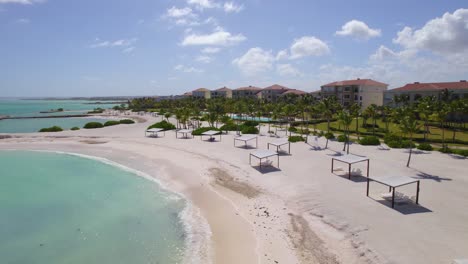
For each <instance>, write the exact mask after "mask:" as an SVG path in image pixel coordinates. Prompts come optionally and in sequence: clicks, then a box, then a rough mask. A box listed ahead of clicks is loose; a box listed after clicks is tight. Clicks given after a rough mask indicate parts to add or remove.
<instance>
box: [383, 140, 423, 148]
mask: <svg viewBox="0 0 468 264" xmlns="http://www.w3.org/2000/svg"><path fill="white" fill-rule="evenodd" d="M385 144H387V145H388V146H389V147H391V148H410V147H411V148H414V147H416V144H414V142H412V143H411V144H410V141H409V140H399V141H388V142H385Z"/></svg>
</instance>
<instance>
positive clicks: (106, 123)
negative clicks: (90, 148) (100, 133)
mask: <svg viewBox="0 0 468 264" xmlns="http://www.w3.org/2000/svg"><path fill="white" fill-rule="evenodd" d="M119 124H120V122H119V121H115V120H110V121H107V122H105V123H104V126H105V127H107V126H115V125H119Z"/></svg>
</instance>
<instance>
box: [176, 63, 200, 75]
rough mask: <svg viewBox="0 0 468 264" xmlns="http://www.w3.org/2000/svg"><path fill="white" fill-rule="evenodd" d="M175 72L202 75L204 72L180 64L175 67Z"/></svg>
mask: <svg viewBox="0 0 468 264" xmlns="http://www.w3.org/2000/svg"><path fill="white" fill-rule="evenodd" d="M174 70H176V71H181V72H186V73H202V72H203V70H202V69H197V68H194V67H188V66H184V65H182V64H178V65H176V66H174Z"/></svg>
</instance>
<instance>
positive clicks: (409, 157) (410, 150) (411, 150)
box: [406, 134, 413, 167]
mask: <svg viewBox="0 0 468 264" xmlns="http://www.w3.org/2000/svg"><path fill="white" fill-rule="evenodd" d="M409 143H410V149H409V156H408V162H407V163H406V167H409V164H410V161H411V154H412V152H413V134H411V135H410V142H409Z"/></svg>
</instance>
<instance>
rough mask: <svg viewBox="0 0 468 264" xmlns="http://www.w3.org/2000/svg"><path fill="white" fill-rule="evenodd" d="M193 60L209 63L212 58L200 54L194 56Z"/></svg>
mask: <svg viewBox="0 0 468 264" xmlns="http://www.w3.org/2000/svg"><path fill="white" fill-rule="evenodd" d="M195 60H196V61H198V62H202V63H210V62H212V61H213V58H212V57H210V56H205V55H200V56H198V57H196V58H195Z"/></svg>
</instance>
